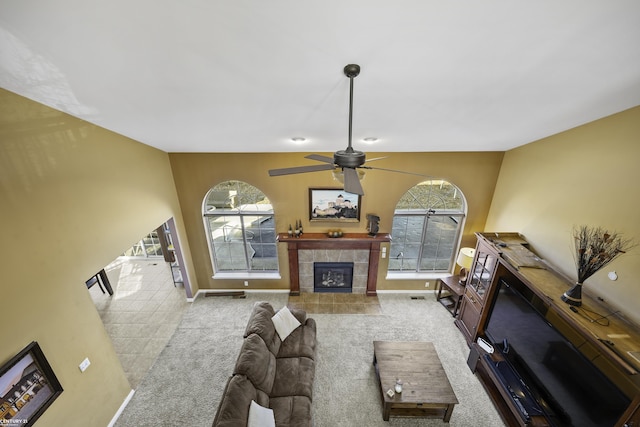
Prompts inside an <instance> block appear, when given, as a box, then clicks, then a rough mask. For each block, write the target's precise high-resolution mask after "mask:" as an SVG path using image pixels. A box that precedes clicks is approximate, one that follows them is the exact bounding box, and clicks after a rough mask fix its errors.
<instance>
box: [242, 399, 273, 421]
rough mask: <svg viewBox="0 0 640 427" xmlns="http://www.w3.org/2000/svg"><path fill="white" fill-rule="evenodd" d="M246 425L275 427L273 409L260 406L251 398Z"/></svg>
mask: <svg viewBox="0 0 640 427" xmlns="http://www.w3.org/2000/svg"><path fill="white" fill-rule="evenodd" d="M247 427H276V419H275V418H274V417H273V409H271V408H265V407H264V406H260V405H258V404H257V403H256V401H255V400H252V401H251V406H249V421H248V422H247Z"/></svg>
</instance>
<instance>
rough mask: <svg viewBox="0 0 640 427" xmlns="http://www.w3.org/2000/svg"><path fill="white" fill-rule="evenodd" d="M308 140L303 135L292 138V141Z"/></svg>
mask: <svg viewBox="0 0 640 427" xmlns="http://www.w3.org/2000/svg"><path fill="white" fill-rule="evenodd" d="M306 140H307V138H304V137H302V136H294V137H293V138H291V141H293V142H305V141H306Z"/></svg>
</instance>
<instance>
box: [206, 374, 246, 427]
mask: <svg viewBox="0 0 640 427" xmlns="http://www.w3.org/2000/svg"><path fill="white" fill-rule="evenodd" d="M255 399H256V389H255V387H254V386H253V384H251V381H249V380H248V379H247V377H245V376H244V375H234V376H232V377H231V378H229V381H227V385H226V387H225V389H224V392H223V393H222V399H221V400H220V405H218V412H217V413H216V417H215V419H214V420H213V426H214V427H237V426H240V425H242V426H246V425H247V421H248V419H249V406H250V405H251V401H252V400H255Z"/></svg>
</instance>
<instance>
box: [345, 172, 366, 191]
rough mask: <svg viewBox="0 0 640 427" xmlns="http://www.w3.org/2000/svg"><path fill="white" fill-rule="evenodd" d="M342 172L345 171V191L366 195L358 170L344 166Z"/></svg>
mask: <svg viewBox="0 0 640 427" xmlns="http://www.w3.org/2000/svg"><path fill="white" fill-rule="evenodd" d="M342 172H343V173H344V191H347V192H349V193H354V194H359V195H361V196H364V190H363V189H362V184H360V179H359V178H358V172H356V170H355V169H353V168H343V169H342Z"/></svg>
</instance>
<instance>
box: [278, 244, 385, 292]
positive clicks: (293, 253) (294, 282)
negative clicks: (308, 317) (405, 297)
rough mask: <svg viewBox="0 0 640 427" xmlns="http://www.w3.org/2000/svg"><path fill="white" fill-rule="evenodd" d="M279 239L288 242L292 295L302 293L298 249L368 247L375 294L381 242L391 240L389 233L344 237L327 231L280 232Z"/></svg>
mask: <svg viewBox="0 0 640 427" xmlns="http://www.w3.org/2000/svg"><path fill="white" fill-rule="evenodd" d="M278 241H279V242H282V243H286V244H287V249H288V252H289V281H290V295H300V271H299V265H298V251H299V250H300V249H336V250H341V249H342V250H344V249H367V250H369V271H368V275H367V291H366V294H367V295H368V296H375V295H377V293H376V283H377V281H378V264H379V261H380V244H381V243H384V242H390V241H391V236H390V235H389V234H387V233H381V234H377V235H375V236H370V235H369V234H367V233H345V234H343V236H342V237H337V238H333V237H329V236H328V235H327V234H325V233H304V234H303V235H302V236H300V237H289V235H288V234H287V233H279V234H278Z"/></svg>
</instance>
